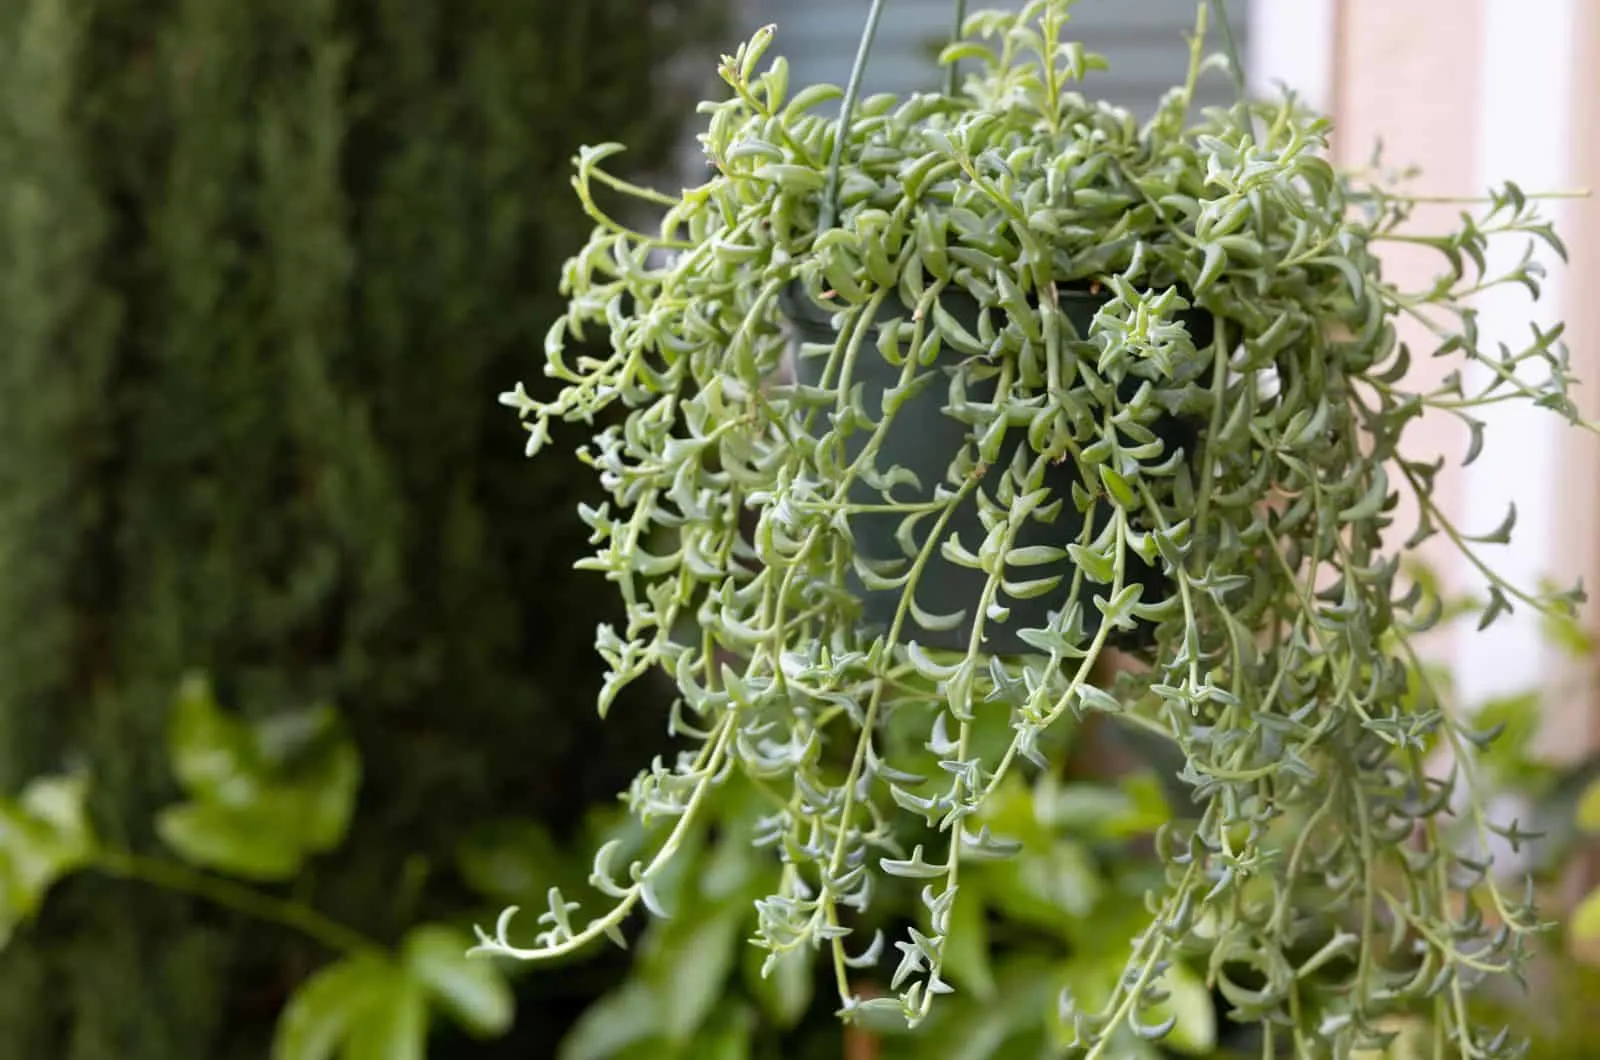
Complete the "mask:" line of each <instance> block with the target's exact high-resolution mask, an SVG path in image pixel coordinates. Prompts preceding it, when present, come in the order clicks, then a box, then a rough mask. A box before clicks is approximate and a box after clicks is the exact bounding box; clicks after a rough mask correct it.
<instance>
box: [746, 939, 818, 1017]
mask: <svg viewBox="0 0 1600 1060" xmlns="http://www.w3.org/2000/svg"><path fill="white" fill-rule="evenodd" d="M743 949H744V980H745V985H746V986H747V987H748V988H749V990H750V993H751V994H753V995H754V996H755V998H756V1000H757V1001H758V1002H759V1003H760V1004H761V1008H762V1010H763V1011H765V1012H766V1014H767V1015H768V1017H770V1018H771V1019H772V1020H773V1022H775V1023H776V1024H777V1025H778V1026H779V1027H780V1028H782V1029H784V1030H787V1029H789V1028H790V1027H793V1026H794V1025H795V1024H796V1023H798V1022H799V1021H800V1017H801V1016H804V1015H805V1014H806V1009H807V1008H809V1007H810V1005H811V996H812V993H813V990H814V985H813V979H812V966H813V960H814V957H813V951H812V950H811V949H810V948H809V947H806V946H798V947H796V948H794V949H792V950H787V951H785V952H783V953H779V954H776V955H770V956H772V957H773V960H772V967H771V968H770V969H768V970H767V974H766V975H765V976H763V975H762V974H761V968H762V965H764V964H765V963H766V961H767V958H768V956H769V954H768V953H767V951H765V950H762V949H760V948H758V947H756V946H745V947H743Z"/></svg>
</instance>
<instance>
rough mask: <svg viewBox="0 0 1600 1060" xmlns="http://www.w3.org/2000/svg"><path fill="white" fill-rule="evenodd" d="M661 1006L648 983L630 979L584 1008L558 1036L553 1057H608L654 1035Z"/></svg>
mask: <svg viewBox="0 0 1600 1060" xmlns="http://www.w3.org/2000/svg"><path fill="white" fill-rule="evenodd" d="M661 1008H662V1005H661V1001H660V999H659V998H657V997H656V995H655V993H654V992H653V991H652V990H651V989H650V985H649V984H648V983H645V982H644V981H642V980H640V979H629V980H628V981H627V982H625V983H624V984H623V985H622V987H621V988H620V989H618V990H616V991H615V992H613V993H610V994H607V995H606V996H604V997H602V998H601V999H600V1000H599V1001H596V1002H595V1003H594V1004H592V1005H590V1006H589V1007H588V1008H586V1009H584V1011H583V1015H581V1016H579V1017H578V1022H577V1023H575V1024H574V1025H573V1027H572V1030H571V1031H569V1032H568V1033H567V1036H566V1037H565V1038H563V1039H562V1040H561V1045H560V1047H559V1048H558V1049H557V1051H556V1060H610V1058H611V1057H614V1056H617V1055H619V1054H621V1053H622V1052H623V1050H625V1049H627V1048H628V1047H629V1046H632V1045H637V1044H638V1043H640V1042H643V1041H646V1040H648V1039H650V1038H653V1037H655V1035H656V1034H657V1033H658V1032H659V1028H660V1011H661Z"/></svg>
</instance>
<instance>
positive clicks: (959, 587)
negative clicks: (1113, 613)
mask: <svg viewBox="0 0 1600 1060" xmlns="http://www.w3.org/2000/svg"><path fill="white" fill-rule="evenodd" d="M1059 297H1060V305H1061V308H1062V310H1063V312H1064V313H1065V315H1066V317H1067V319H1068V320H1069V321H1070V322H1071V324H1072V327H1073V329H1074V330H1075V331H1076V332H1077V333H1078V335H1080V336H1086V335H1088V334H1089V325H1090V323H1091V322H1092V321H1093V319H1094V316H1095V314H1096V313H1097V312H1098V311H1099V310H1100V308H1101V307H1102V306H1103V305H1105V304H1106V303H1107V302H1108V301H1109V296H1107V295H1103V294H1094V293H1091V292H1090V291H1088V290H1083V289H1073V290H1064V291H1062V292H1061V293H1060V296H1059ZM780 301H781V308H782V310H783V313H784V315H785V316H786V317H787V319H788V321H789V323H790V338H789V343H790V352H791V354H792V361H793V364H794V371H795V378H796V380H797V381H798V382H799V383H800V384H802V385H805V386H818V385H820V384H821V382H822V379H821V377H822V373H823V370H824V369H825V367H826V365H827V360H828V358H827V357H825V356H816V355H814V354H813V355H810V356H805V355H803V351H802V347H804V346H807V345H810V346H813V347H815V346H822V347H826V348H828V349H831V348H832V347H833V344H834V340H835V338H836V337H837V334H838V333H837V330H836V328H835V324H834V317H835V314H836V312H837V307H836V306H825V305H819V304H818V303H817V302H816V301H815V300H813V299H812V298H811V297H810V296H808V295H807V294H806V293H805V291H804V289H803V287H802V286H801V285H800V284H799V282H798V281H797V282H796V283H794V284H791V285H790V286H789V287H788V288H787V289H785V291H784V292H783V295H782V297H781V299H780ZM943 306H944V308H945V309H946V310H948V311H949V312H950V313H951V314H952V315H953V316H955V318H956V319H957V320H959V321H961V322H962V323H963V324H964V325H965V326H966V327H967V328H968V330H969V331H972V332H973V333H976V332H977V330H978V328H977V320H978V316H979V313H980V307H979V305H978V303H977V302H976V300H974V299H973V298H971V297H970V296H968V295H966V294H964V293H961V292H952V293H950V294H947V295H946V296H945V297H944V301H943ZM911 312H912V310H911V308H910V307H909V306H907V305H906V304H905V303H904V302H903V301H902V300H900V299H899V298H898V297H894V296H891V297H890V298H886V299H885V300H884V302H883V304H882V305H881V306H880V308H879V310H878V313H877V315H876V316H875V317H874V318H873V320H872V322H871V324H870V327H871V328H872V332H873V333H872V334H869V335H868V336H867V337H866V340H865V341H864V342H863V343H862V346H861V352H860V354H859V355H858V358H857V361H856V364H855V367H854V370H853V373H852V377H851V378H852V382H853V383H859V384H861V388H862V407H863V408H864V409H866V410H867V412H868V414H869V415H872V416H876V415H877V413H878V410H879V409H880V408H881V407H882V406H881V404H880V399H881V397H882V395H883V392H884V391H885V390H886V389H889V388H891V387H893V386H895V385H896V384H897V383H898V382H899V378H900V372H901V369H900V367H899V366H896V365H891V364H889V363H888V362H886V361H884V360H883V358H881V357H879V356H878V355H877V344H876V342H875V339H876V333H877V331H878V329H879V327H880V326H881V324H882V323H883V322H885V321H888V320H890V319H893V318H901V319H908V318H909V317H910V315H911ZM1177 320H1178V322H1179V323H1182V324H1183V325H1184V326H1185V327H1186V328H1187V330H1188V331H1189V334H1190V336H1191V338H1192V339H1193V341H1194V343H1195V345H1196V347H1199V348H1204V347H1205V346H1207V345H1210V343H1211V338H1212V333H1213V322H1212V319H1211V316H1210V314H1208V313H1204V312H1201V311H1196V310H1190V311H1187V312H1185V313H1183V314H1180V315H1179V316H1178V318H1177ZM963 359H964V358H963V357H962V355H960V354H958V353H955V352H953V351H946V352H945V353H943V354H941V357H940V361H939V362H938V363H937V364H936V365H935V367H942V368H945V369H947V370H950V369H953V368H954V367H955V366H956V365H957V364H959V363H960V362H961V361H962V360H963ZM995 387H996V383H995V381H994V380H992V379H988V380H975V379H974V380H971V381H969V382H968V384H967V388H966V392H967V395H968V397H969V398H970V399H971V400H972V401H975V402H985V401H989V400H992V399H993V396H994V392H995ZM1138 387H1139V381H1138V380H1137V379H1131V378H1130V379H1127V380H1124V382H1123V384H1122V386H1121V387H1120V388H1119V393H1120V395H1121V396H1122V398H1123V399H1124V400H1128V399H1131V398H1132V397H1133V396H1134V394H1135V393H1136V392H1137V390H1138ZM948 400H949V391H948V388H947V387H946V386H945V385H944V383H943V382H942V381H940V380H935V381H934V382H933V383H932V384H931V385H929V386H925V387H924V388H922V390H920V391H919V392H918V393H917V394H915V395H914V396H913V397H911V398H910V399H909V400H907V401H906V402H905V403H904V404H902V405H901V406H900V408H899V410H898V411H897V412H896V414H895V419H894V422H893V423H892V424H891V425H890V427H889V430H888V431H887V433H886V435H885V437H884V440H883V443H882V445H881V446H880V448H879V450H878V457H877V468H878V470H879V471H880V472H885V473H886V472H888V471H889V469H891V468H893V467H904V468H906V469H908V470H910V471H912V472H913V473H915V474H916V476H917V481H918V482H919V483H920V485H921V490H920V494H919V491H917V490H914V489H912V488H911V487H910V486H905V485H903V486H897V487H896V488H895V490H894V498H895V500H896V501H907V502H909V501H919V500H921V501H926V500H932V499H933V491H934V489H935V488H936V487H937V486H939V485H940V484H941V483H943V482H944V480H945V476H946V474H947V471H948V469H949V467H950V465H951V463H952V462H953V461H954V460H955V458H956V456H957V455H958V454H959V453H960V451H961V449H962V447H963V446H965V445H966V444H967V443H968V442H969V440H970V435H971V428H970V427H969V426H968V425H967V424H965V423H962V422H961V421H959V420H957V419H955V418H954V417H952V416H949V415H947V414H946V413H945V412H944V406H945V405H946V404H947V403H948ZM1153 429H1154V430H1155V432H1156V433H1157V434H1158V435H1159V436H1161V438H1162V440H1163V441H1164V442H1165V443H1166V444H1167V447H1168V450H1169V451H1170V450H1171V449H1172V448H1174V447H1181V448H1182V449H1183V450H1184V451H1185V453H1187V454H1189V455H1190V456H1192V455H1193V453H1194V449H1195V442H1196V440H1197V437H1198V431H1199V424H1198V423H1196V422H1194V421H1192V420H1189V419H1186V418H1180V417H1175V416H1167V417H1163V418H1162V419H1161V420H1160V421H1158V422H1157V423H1156V424H1155V425H1154V427H1153ZM812 430H813V432H815V434H816V435H817V436H821V435H822V434H825V433H826V432H828V431H829V430H831V423H830V422H829V417H828V416H827V415H826V414H819V415H817V416H814V417H813V418H812ZM870 435H871V431H869V430H866V429H862V430H857V431H854V432H852V433H851V434H850V435H849V436H848V437H847V438H846V439H845V453H846V458H847V459H851V460H853V459H854V458H855V457H856V456H857V455H859V454H860V452H861V451H862V449H863V448H865V446H866V444H867V441H868V438H869V437H870ZM1027 444H1028V441H1027V435H1026V431H1024V430H1023V429H1020V428H1012V429H1010V430H1008V431H1007V432H1006V438H1005V441H1004V444H1003V445H1002V447H1001V451H1000V458H999V459H998V460H996V461H995V462H994V463H993V464H992V465H991V466H990V468H989V471H988V472H987V474H986V475H985V477H984V479H983V482H982V488H983V490H984V492H985V493H987V494H988V495H989V496H991V497H992V496H994V491H995V490H996V489H997V487H998V486H999V484H1000V479H1001V477H1002V476H1003V475H1004V474H1005V471H1006V469H1007V468H1008V467H1009V466H1010V463H1011V459H1012V457H1013V456H1014V455H1015V453H1016V451H1017V449H1018V448H1019V447H1020V446H1025V445H1027ZM1077 481H1079V478H1078V472H1077V469H1076V468H1075V467H1074V466H1073V465H1072V464H1071V462H1070V461H1066V462H1063V463H1060V464H1056V465H1054V466H1052V467H1051V468H1050V469H1049V471H1047V472H1046V474H1045V480H1044V484H1045V486H1046V487H1047V488H1048V489H1049V490H1050V492H1051V495H1052V497H1060V498H1062V499H1064V500H1065V502H1066V503H1064V504H1063V505H1062V506H1061V508H1060V513H1059V514H1058V515H1057V516H1056V518H1055V520H1054V522H1052V523H1044V522H1040V521H1038V520H1029V521H1027V522H1026V523H1025V524H1024V526H1023V527H1022V529H1021V531H1020V532H1019V534H1018V536H1017V544H1018V545H1019V546H1027V545H1054V546H1056V547H1058V548H1059V547H1063V546H1065V545H1066V544H1067V543H1068V542H1074V541H1077V540H1078V538H1079V535H1080V534H1081V532H1082V529H1083V516H1082V515H1081V514H1079V512H1078V510H1077V508H1076V507H1075V506H1074V505H1073V503H1072V501H1071V496H1072V486H1073V483H1075V482H1077ZM850 499H851V501H852V502H853V503H857V504H881V503H882V501H883V498H882V495H881V494H880V493H879V492H878V491H877V490H874V489H873V488H872V487H871V486H869V485H867V484H865V483H863V482H861V481H860V480H859V479H858V480H857V481H856V482H855V483H854V484H852V487H851V491H850ZM1091 511H1095V512H1098V513H1099V514H1097V516H1096V525H1097V526H1098V525H1103V519H1104V517H1105V513H1104V512H1103V511H1100V510H1099V509H1091ZM901 518H902V517H901V516H900V515H898V514H895V513H892V512H890V513H879V512H858V513H855V514H853V515H851V516H850V531H851V534H852V535H853V536H854V538H855V547H856V551H857V553H858V554H860V555H861V556H863V557H865V558H867V559H870V560H876V561H886V560H899V559H904V558H906V554H905V551H904V549H902V548H901V545H900V543H899V541H898V540H897V539H896V535H897V533H898V531H899V528H900V523H901ZM932 527H933V520H932V519H924V520H922V521H921V522H919V523H918V526H917V530H916V533H915V534H914V535H913V540H914V541H915V544H916V546H917V547H918V548H921V547H922V545H923V544H924V543H925V542H926V541H927V537H928V534H929V533H930V532H931V531H932ZM953 535H954V536H959V538H960V540H961V542H962V544H963V545H965V546H966V547H967V548H969V549H975V548H976V547H977V546H978V544H979V543H980V542H982V541H983V539H984V537H985V533H984V530H983V524H982V522H981V521H980V520H979V518H978V506H977V501H976V499H975V498H973V497H972V496H971V495H969V496H968V497H967V498H966V499H965V500H964V501H963V502H962V504H961V506H960V507H959V508H958V509H957V510H956V511H955V512H954V513H953V514H952V515H951V518H950V521H949V522H948V523H947V524H946V527H945V530H944V533H943V535H942V536H943V538H944V539H948V538H950V537H951V536H953ZM1028 570H1029V574H1028V576H1029V577H1030V578H1043V577H1048V576H1050V575H1057V574H1059V575H1061V576H1062V578H1061V583H1060V585H1059V586H1058V587H1057V588H1056V589H1054V590H1052V591H1051V592H1048V593H1045V594H1042V595H1040V596H1036V597H1033V598H1031V599H1027V600H1002V601H1001V602H1002V604H1003V605H1004V606H1006V607H1008V608H1009V611H1010V613H1009V614H1008V615H1007V617H1006V619H1005V620H1004V621H1003V622H996V621H995V620H993V619H990V620H988V621H986V622H985V623H984V649H985V651H987V652H988V653H989V654H992V655H1030V654H1037V649H1036V648H1035V647H1033V646H1032V645H1029V644H1028V643H1027V642H1026V641H1024V640H1023V639H1022V638H1021V637H1020V636H1019V631H1021V630H1024V629H1042V628H1045V627H1047V626H1049V625H1050V616H1051V613H1052V612H1056V611H1060V610H1061V609H1062V608H1063V607H1064V606H1065V605H1066V603H1067V596H1068V593H1069V592H1070V588H1071V583H1072V575H1073V572H1074V566H1073V564H1072V563H1071V561H1070V560H1069V559H1066V558H1063V559H1062V560H1060V561H1058V562H1057V563H1056V564H1054V565H1050V566H1043V567H1030V568H1028ZM987 577H988V576H987V575H986V574H984V573H983V572H981V571H976V570H972V569H970V568H966V567H961V566H957V565H956V564H954V563H951V562H950V561H949V560H947V559H945V558H944V557H943V556H942V555H941V553H940V550H939V549H938V548H937V547H936V548H935V549H934V551H933V554H932V556H931V557H930V559H929V561H928V563H927V565H926V566H925V567H924V568H923V573H922V575H921V577H920V578H919V579H918V583H917V594H916V602H917V605H918V606H919V607H920V608H921V609H922V610H923V611H924V612H927V613H929V614H932V615H949V614H954V613H955V612H958V611H965V612H966V616H965V618H964V619H963V621H962V622H961V623H959V624H958V625H956V626H955V627H954V628H951V629H943V630H937V629H929V628H926V627H925V626H923V625H922V624H921V623H919V622H918V621H917V620H916V618H915V616H913V615H911V614H909V613H908V614H907V616H906V620H905V622H904V624H903V625H902V627H901V635H900V640H901V642H902V643H904V642H907V641H915V642H916V643H917V644H919V645H921V646H923V647H925V648H942V649H948V650H951V651H965V650H966V648H967V645H968V643H969V642H970V639H971V636H972V624H973V622H974V621H975V620H976V613H975V612H976V610H977V604H978V601H979V600H980V598H981V597H982V594H983V589H984V585H985V583H986V581H987ZM1127 577H1128V578H1129V580H1130V581H1138V582H1141V583H1143V584H1144V585H1145V586H1147V591H1146V593H1145V599H1152V598H1157V599H1158V598H1161V597H1163V596H1165V595H1166V593H1167V590H1168V588H1169V587H1168V585H1167V582H1168V579H1167V578H1166V576H1165V575H1164V574H1163V573H1162V572H1161V571H1160V569H1159V568H1158V567H1155V566H1152V565H1150V564H1147V563H1145V562H1144V561H1143V560H1142V559H1140V558H1139V557H1138V556H1137V555H1134V554H1132V553H1129V555H1128V557H1127ZM851 588H852V591H853V592H854V593H855V594H856V595H857V596H858V598H859V599H860V601H861V604H862V621H863V624H864V626H865V627H868V628H869V629H870V630H872V631H882V630H885V629H887V628H888V627H889V625H890V624H891V623H892V622H893V620H894V616H895V612H896V610H897V609H898V608H899V606H900V598H901V591H900V590H899V589H888V590H881V589H879V590H875V589H869V588H867V587H866V586H865V585H863V584H862V583H861V581H860V579H859V578H858V577H857V576H856V575H855V574H854V572H853V571H852V573H851ZM1082 610H1083V616H1082V620H1083V625H1084V628H1085V629H1086V630H1087V631H1088V633H1089V634H1090V635H1093V634H1094V633H1095V632H1096V631H1097V629H1098V627H1099V624H1100V621H1101V615H1100V612H1099V611H1098V610H1097V609H1095V608H1094V607H1093V606H1092V605H1091V604H1087V603H1085V604H1084V605H1083V607H1082ZM1152 633H1153V627H1152V626H1151V625H1149V624H1148V623H1141V624H1140V625H1139V626H1137V627H1136V628H1135V629H1134V630H1132V631H1131V632H1130V631H1117V632H1116V633H1115V634H1114V635H1113V638H1112V641H1113V643H1115V644H1117V645H1118V646H1119V647H1123V648H1136V647H1138V646H1140V645H1143V644H1147V643H1148V642H1149V640H1150V636H1151V634H1152Z"/></svg>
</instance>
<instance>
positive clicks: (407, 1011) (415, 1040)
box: [341, 964, 428, 1060]
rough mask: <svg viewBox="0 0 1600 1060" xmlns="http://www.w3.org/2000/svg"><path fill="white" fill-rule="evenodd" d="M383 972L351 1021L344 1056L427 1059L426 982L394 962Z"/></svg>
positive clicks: (381, 1059) (369, 1059) (378, 1059)
mask: <svg viewBox="0 0 1600 1060" xmlns="http://www.w3.org/2000/svg"><path fill="white" fill-rule="evenodd" d="M382 972H383V974H382V976H381V978H379V979H378V980H377V982H375V983H374V986H373V990H372V993H371V994H370V995H369V996H368V999H367V1003H366V1004H365V1005H363V1006H362V1007H361V1009H360V1011H359V1012H357V1013H356V1015H355V1018H354V1020H353V1021H352V1022H351V1025H350V1034H349V1037H348V1038H347V1039H346V1040H345V1047H344V1052H343V1054H342V1055H341V1060H424V1057H425V1056H426V1055H427V1050H428V1002H427V996H426V993H425V991H424V989H423V985H422V984H421V983H420V982H418V981H417V980H416V979H415V978H413V977H412V976H411V975H409V974H407V973H406V972H405V971H404V970H402V969H400V968H397V967H395V966H393V965H390V964H384V965H383V966H382Z"/></svg>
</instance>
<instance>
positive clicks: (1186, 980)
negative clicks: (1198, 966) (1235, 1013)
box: [1145, 963, 1217, 1056]
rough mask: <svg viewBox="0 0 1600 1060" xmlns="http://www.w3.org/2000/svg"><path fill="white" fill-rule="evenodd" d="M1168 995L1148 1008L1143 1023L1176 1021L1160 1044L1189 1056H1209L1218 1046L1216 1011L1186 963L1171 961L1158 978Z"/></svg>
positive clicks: (1201, 983)
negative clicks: (1165, 970)
mask: <svg viewBox="0 0 1600 1060" xmlns="http://www.w3.org/2000/svg"><path fill="white" fill-rule="evenodd" d="M1159 986H1160V989H1162V990H1164V991H1166V992H1167V994H1168V997H1167V999H1166V1000H1165V1001H1163V1002H1162V1003H1161V1004H1159V1005H1154V1006H1152V1007H1151V1009H1150V1012H1149V1014H1148V1016H1146V1017H1145V1022H1146V1023H1162V1022H1165V1021H1166V1020H1168V1019H1174V1020H1176V1022H1175V1023H1174V1024H1173V1025H1172V1030H1171V1031H1170V1032H1169V1033H1168V1034H1167V1036H1166V1037H1165V1038H1163V1039H1162V1040H1161V1044H1162V1045H1163V1046H1165V1047H1167V1048H1169V1049H1175V1050H1177V1051H1178V1052H1181V1053H1187V1054H1189V1055H1190V1056H1208V1055H1210V1054H1211V1053H1212V1051H1213V1050H1215V1049H1216V1047H1217V1010H1216V1008H1215V1006H1214V1005H1213V1004H1212V1001H1211V991H1210V990H1208V989H1206V984H1205V982H1204V981H1203V980H1202V979H1201V978H1200V977H1199V976H1198V975H1196V974H1195V973H1194V971H1193V970H1191V969H1190V968H1189V967H1188V966H1186V965H1183V964H1176V963H1174V964H1173V965H1172V966H1171V967H1169V968H1168V969H1167V972H1166V974H1165V975H1163V976H1162V977H1161V979H1160V980H1159Z"/></svg>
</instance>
